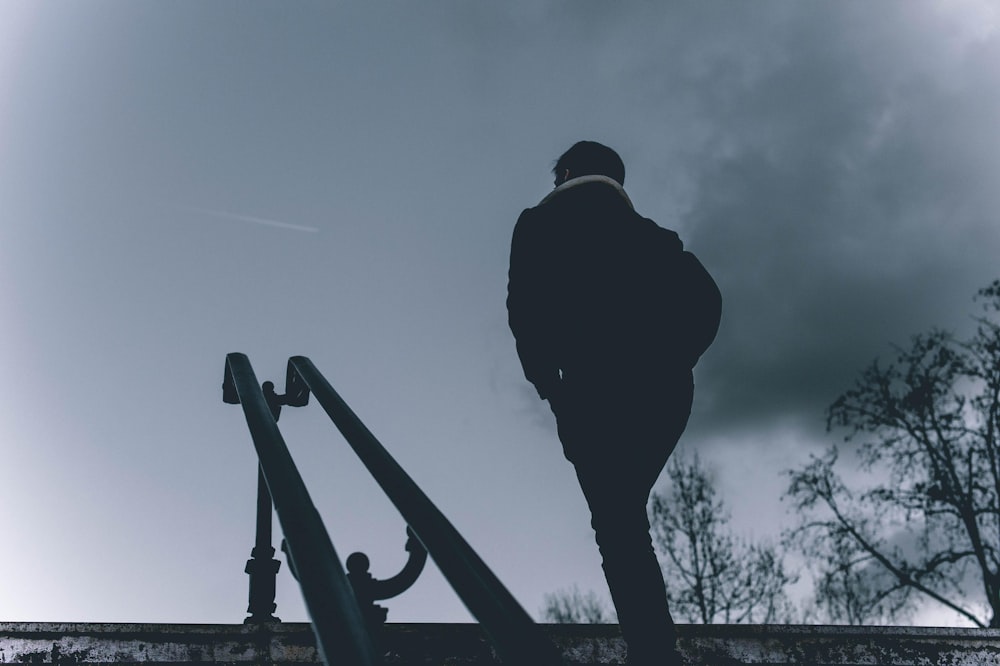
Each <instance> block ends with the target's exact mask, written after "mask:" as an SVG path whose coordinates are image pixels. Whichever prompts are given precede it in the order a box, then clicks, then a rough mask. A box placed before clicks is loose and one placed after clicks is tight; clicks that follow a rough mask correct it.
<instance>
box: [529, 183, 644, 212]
mask: <svg viewBox="0 0 1000 666" xmlns="http://www.w3.org/2000/svg"><path fill="white" fill-rule="evenodd" d="M588 183H604V184H605V185H610V186H611V187H613V188H614V189H615V191H616V192H618V194H619V195H621V197H622V199H624V200H625V203H627V204H628V207H629V208H631V209H632V210H635V206H633V205H632V200H631V199H629V198H628V194H626V193H625V188H624V187H622V186H621V185H620V184H619V183H618V181H617V180H614V179H613V178H608V177H607V176H579V177H577V178H570V179H569V180H567V181H566V182H565V183H563V184H562V185H560V186H558V187H557V188H555V189H554V190H552V191H551V192H549V193H548V194H547V195H545V198H543V199H542V200H541V201H539V202H538V205H539V206H540V205H542V204H543V203H547V202H548V201H551V200H552V199H554V198H555V197H557V196H559V195H560V194H563V193H564V192H566V191H568V190H571V189H573V188H574V187H579V186H580V185H586V184H588Z"/></svg>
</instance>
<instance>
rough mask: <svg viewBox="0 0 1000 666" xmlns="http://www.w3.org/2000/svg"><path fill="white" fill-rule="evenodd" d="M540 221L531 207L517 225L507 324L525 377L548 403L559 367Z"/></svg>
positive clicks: (511, 249) (508, 285)
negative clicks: (554, 342)
mask: <svg viewBox="0 0 1000 666" xmlns="http://www.w3.org/2000/svg"><path fill="white" fill-rule="evenodd" d="M538 222H539V220H537V219H533V214H532V209H530V208H529V209H527V210H525V211H524V212H523V213H521V216H520V217H519V218H518V220H517V224H516V225H515V226H514V236H513V239H512V240H511V246H510V271H509V272H508V282H507V321H508V323H509V324H510V330H511V332H512V333H513V334H514V340H515V341H516V343H517V354H518V356H519V357H520V359H521V367H522V368H523V369H524V376H525V378H527V380H528V381H529V382H531V383H532V384H534V386H535V389H536V390H537V391H538V396H539V397H540V398H542V399H543V400H545V399H548V398H549V397H550V396H551V395H552V393H553V392H554V391H555V390H556V388H557V386H558V384H559V368H558V367H557V366H556V364H555V361H554V354H553V353H552V348H551V346H552V345H551V340H552V330H551V328H552V326H551V314H552V305H551V303H549V302H548V298H547V294H548V293H549V292H550V284H549V279H550V278H549V275H548V273H549V271H548V270H547V268H548V266H547V261H548V257H547V256H546V254H547V253H546V252H545V244H544V242H543V239H542V237H541V234H540V233H539V231H540V228H539V226H538Z"/></svg>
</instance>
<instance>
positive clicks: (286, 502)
mask: <svg viewBox="0 0 1000 666" xmlns="http://www.w3.org/2000/svg"><path fill="white" fill-rule="evenodd" d="M223 399H224V400H225V401H226V402H228V403H233V404H236V403H239V404H241V405H242V406H243V414H244V415H245V416H246V421H247V425H248V426H249V428H250V436H251V438H252V439H253V444H254V448H256V449H257V457H258V459H259V461H260V469H261V471H262V473H263V475H264V479H265V480H266V481H267V487H268V489H269V490H270V492H271V497H272V498H273V500H274V509H275V512H276V513H277V514H278V521H279V522H280V523H281V529H282V531H283V532H284V535H285V541H286V543H287V546H288V557H289V560H290V562H289V563H290V564H291V565H293V567H294V569H295V571H296V573H297V574H298V580H299V586H300V588H301V590H302V596H303V598H304V600H305V605H306V609H307V610H308V611H309V616H310V618H311V619H312V626H313V631H314V633H315V634H316V645H317V648H318V649H319V652H320V657H321V659H322V660H323V662H324V663H326V664H330V665H332V664H351V665H352V666H353V665H357V666H373V665H374V664H376V663H378V662H379V661H380V660H379V659H378V658H377V656H376V654H375V648H374V645H373V643H372V639H371V636H370V634H369V633H368V629H367V628H366V626H365V622H364V619H363V617H362V614H361V610H360V609H359V608H358V603H357V601H356V599H355V598H354V594H353V593H352V592H351V587H350V584H349V583H348V582H347V576H346V575H345V574H344V567H343V566H342V565H341V563H340V559H339V558H338V557H337V552H336V550H334V547H333V543H332V542H331V541H330V535H329V534H328V533H327V531H326V528H325V527H324V526H323V521H322V519H321V518H320V516H319V512H318V511H317V510H316V507H315V505H314V504H313V502H312V499H311V498H310V497H309V493H308V491H307V490H306V487H305V483H303V481H302V477H301V475H300V474H299V471H298V469H297V468H296V467H295V462H294V461H293V460H292V456H291V454H290V453H289V452H288V447H287V446H286V445H285V441H284V439H283V438H282V437H281V432H280V431H279V430H278V425H277V423H276V422H275V419H274V416H273V415H272V413H271V410H270V408H269V407H268V404H267V401H266V400H265V398H264V393H263V391H262V390H261V387H260V384H258V383H257V377H256V375H254V372H253V368H252V367H251V366H250V361H249V359H247V357H246V355H244V354H239V353H232V354H228V355H227V356H226V371H225V380H224V383H223Z"/></svg>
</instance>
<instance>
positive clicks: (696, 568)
mask: <svg viewBox="0 0 1000 666" xmlns="http://www.w3.org/2000/svg"><path fill="white" fill-rule="evenodd" d="M667 476H668V479H669V482H670V483H669V486H668V488H667V491H666V494H660V493H653V496H652V498H651V500H650V506H649V513H650V525H651V533H652V537H653V544H654V546H655V547H656V550H657V556H658V558H659V560H660V565H661V566H662V567H663V573H664V581H665V583H666V586H667V596H668V598H669V600H670V612H671V613H672V614H673V616H674V619H675V620H678V621H681V622H696V623H705V624H710V623H725V624H730V623H733V624H735V623H741V622H762V623H773V622H790V621H791V619H792V617H793V615H794V609H793V607H792V604H791V603H790V601H789V599H788V596H787V594H786V587H787V586H788V585H790V584H792V583H794V582H795V581H796V580H797V577H796V576H795V575H793V574H790V573H789V572H787V571H786V570H785V566H784V562H783V560H782V557H781V555H780V554H779V553H778V551H777V550H776V548H775V547H773V546H770V545H766V544H755V543H751V542H749V541H747V540H745V539H741V538H738V537H736V536H735V535H733V534H732V532H731V531H730V529H729V514H728V513H727V511H726V509H725V506H724V505H723V502H722V500H720V499H719V498H718V497H717V494H716V490H715V484H714V480H713V479H712V476H711V474H710V473H709V471H708V470H707V469H706V468H705V467H704V466H703V465H702V463H701V460H700V459H699V458H698V456H694V457H692V458H691V459H685V458H683V457H678V456H676V455H675V456H674V457H673V458H672V459H671V461H670V463H669V464H668V465H667ZM542 616H543V618H544V619H546V620H548V621H549V622H566V623H607V622H614V621H615V620H614V611H613V610H611V605H610V604H609V603H607V602H605V601H603V600H602V599H601V598H600V597H598V596H597V595H596V594H595V593H594V592H587V593H586V594H581V593H580V591H579V590H578V589H576V588H575V587H574V588H573V590H572V591H569V592H567V591H559V592H556V593H553V594H547V595H545V606H544V607H543V609H542Z"/></svg>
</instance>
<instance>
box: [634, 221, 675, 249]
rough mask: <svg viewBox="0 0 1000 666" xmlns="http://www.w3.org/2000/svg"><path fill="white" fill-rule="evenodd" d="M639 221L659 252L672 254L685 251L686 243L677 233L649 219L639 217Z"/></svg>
mask: <svg viewBox="0 0 1000 666" xmlns="http://www.w3.org/2000/svg"><path fill="white" fill-rule="evenodd" d="M639 219H640V225H641V226H642V228H643V231H644V233H645V234H648V235H649V237H650V239H651V243H653V244H655V245H656V247H657V249H658V250H661V251H667V252H671V253H679V252H683V251H684V242H683V241H681V237H680V234H678V233H677V232H676V231H674V230H673V229H667V228H666V227H662V226H660V225H659V224H657V223H656V222H655V221H654V220H651V219H650V218H648V217H642V216H639Z"/></svg>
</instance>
